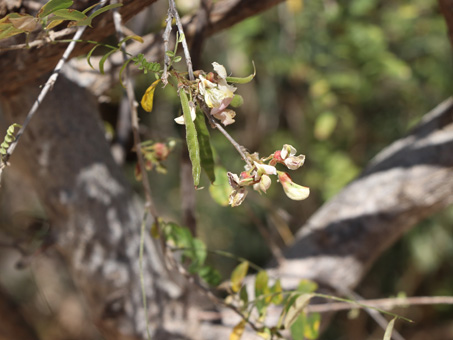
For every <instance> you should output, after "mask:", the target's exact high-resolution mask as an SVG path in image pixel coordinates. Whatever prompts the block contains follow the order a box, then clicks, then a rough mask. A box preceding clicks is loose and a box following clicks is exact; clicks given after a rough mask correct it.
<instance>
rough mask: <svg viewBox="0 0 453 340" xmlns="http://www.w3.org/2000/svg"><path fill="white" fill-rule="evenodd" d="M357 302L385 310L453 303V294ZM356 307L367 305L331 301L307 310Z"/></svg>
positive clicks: (340, 309) (313, 311)
mask: <svg viewBox="0 0 453 340" xmlns="http://www.w3.org/2000/svg"><path fill="white" fill-rule="evenodd" d="M357 302H360V303H361V304H363V305H366V306H369V307H377V308H381V309H385V310H390V309H394V308H396V307H406V306H421V305H453V296H412V297H405V298H387V299H373V300H358V301H357ZM356 308H360V309H363V308H365V307H362V306H361V305H355V304H351V303H348V302H330V303H323V304H318V305H309V306H307V309H306V311H307V312H309V313H327V312H338V311H342V310H350V309H356Z"/></svg>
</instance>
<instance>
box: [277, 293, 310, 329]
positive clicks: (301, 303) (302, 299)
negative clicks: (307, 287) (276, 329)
mask: <svg viewBox="0 0 453 340" xmlns="http://www.w3.org/2000/svg"><path fill="white" fill-rule="evenodd" d="M312 297H313V294H302V295H299V296H298V297H297V298H296V299H295V300H293V299H291V300H290V305H289V308H288V311H287V312H286V317H285V321H284V323H283V327H284V328H285V329H289V328H290V327H291V325H292V324H293V323H294V322H296V320H297V318H298V317H299V315H300V314H301V313H302V312H303V310H304V308H305V307H306V306H307V305H308V303H309V302H310V299H311V298H312Z"/></svg>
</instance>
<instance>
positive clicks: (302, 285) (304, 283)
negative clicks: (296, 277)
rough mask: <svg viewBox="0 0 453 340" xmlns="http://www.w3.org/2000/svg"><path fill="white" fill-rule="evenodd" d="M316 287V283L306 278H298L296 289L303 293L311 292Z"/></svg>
mask: <svg viewBox="0 0 453 340" xmlns="http://www.w3.org/2000/svg"><path fill="white" fill-rule="evenodd" d="M316 289H318V284H317V283H316V282H314V281H311V280H307V279H303V280H300V281H299V285H298V286H297V291H298V292H301V293H303V294H305V293H313V292H314V291H316Z"/></svg>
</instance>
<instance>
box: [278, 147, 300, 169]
mask: <svg viewBox="0 0 453 340" xmlns="http://www.w3.org/2000/svg"><path fill="white" fill-rule="evenodd" d="M296 152H297V150H296V149H295V148H294V147H293V146H292V145H289V144H285V145H283V148H282V151H280V157H281V159H282V160H283V162H284V163H285V165H286V166H287V167H288V169H290V170H297V169H299V168H300V167H301V166H302V165H303V164H304V162H305V156H304V155H299V156H295V154H296ZM280 161H281V160H280Z"/></svg>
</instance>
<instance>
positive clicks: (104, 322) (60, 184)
mask: <svg viewBox="0 0 453 340" xmlns="http://www.w3.org/2000/svg"><path fill="white" fill-rule="evenodd" d="M42 81H44V80H42ZM38 85H39V82H38V83H35V84H33V85H30V86H29V87H25V88H24V89H23V90H24V91H23V92H20V93H19V94H17V95H15V96H14V95H10V96H9V97H8V98H7V99H6V98H4V97H2V98H1V101H2V105H3V107H2V109H3V113H4V115H5V116H7V118H8V120H9V121H14V122H17V121H22V120H23V119H24V115H25V114H26V112H27V111H28V110H29V108H30V106H31V105H32V103H33V101H34V100H35V98H36V96H37V94H38V91H39V87H38ZM22 138H23V140H21V143H20V144H19V146H18V149H17V151H16V152H15V153H14V154H13V156H12V157H11V160H10V161H11V164H13V165H12V166H11V168H8V169H7V170H6V171H17V172H20V173H21V174H22V175H23V176H25V177H26V178H28V179H30V180H31V183H32V185H33V187H34V189H35V190H36V191H37V194H38V196H39V198H40V200H41V202H42V204H43V207H44V209H45V211H46V213H47V215H48V217H49V220H50V223H52V225H53V229H54V230H55V231H56V235H55V239H57V242H56V247H57V248H58V250H59V251H60V252H61V253H62V254H63V256H64V258H65V259H66V261H67V262H68V264H69V267H70V271H71V274H72V276H73V278H74V280H75V282H76V284H77V286H78V287H79V288H80V289H81V291H82V292H83V295H84V296H85V297H86V300H87V302H88V304H89V306H90V308H91V312H92V317H93V320H94V321H95V323H96V324H97V326H98V327H99V328H100V329H101V330H102V332H103V333H104V334H105V335H106V337H107V338H108V339H139V338H142V336H144V334H145V321H144V320H145V317H144V309H143V303H142V297H141V287H140V275H139V266H138V254H139V240H140V225H141V220H142V216H143V211H142V207H141V204H140V202H138V201H136V200H135V199H134V197H133V193H132V191H131V188H130V187H129V184H128V183H127V182H126V180H125V178H124V175H123V174H122V172H121V170H120V169H119V168H118V167H117V166H116V164H115V163H114V161H113V158H112V156H111V154H110V151H109V146H108V144H107V142H106V140H105V138H104V132H103V129H102V125H101V122H100V119H99V115H98V113H97V103H96V102H95V100H94V98H92V97H91V95H90V94H89V93H88V92H86V90H84V89H82V88H80V87H78V86H75V85H74V84H73V83H71V82H69V81H68V80H66V79H65V78H61V79H59V80H58V83H57V85H56V86H55V88H54V89H53V91H52V92H51V93H50V94H49V95H48V97H46V99H45V100H44V102H43V103H42V106H41V108H40V109H39V111H38V112H37V115H36V117H35V118H34V120H33V122H32V123H31V124H30V125H29V128H28V129H27V130H26V131H25V133H24V135H23V137H22ZM146 245H147V251H148V252H147V256H146V258H147V259H146V262H145V267H144V272H145V273H146V274H145V280H146V282H145V283H146V287H147V296H148V299H149V300H150V301H152V303H151V304H150V310H149V318H150V321H151V329H152V332H153V335H154V338H156V339H159V337H158V335H157V334H158V333H159V334H160V333H165V331H164V329H165V321H164V320H165V318H166V314H165V313H167V312H168V313H170V312H171V307H170V306H171V304H170V303H168V299H169V297H170V296H171V297H173V298H176V297H178V296H180V294H181V289H180V288H179V287H178V286H177V285H176V284H175V283H174V282H175V280H170V279H169V272H168V271H167V270H166V268H165V267H164V266H163V263H162V261H161V256H160V252H159V251H158V249H157V247H156V245H155V244H154V243H153V242H152V241H151V240H150V239H149V238H148V237H146ZM164 306H165V311H164V310H163V308H164ZM176 332H177V331H176ZM175 338H176V337H175Z"/></svg>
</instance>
